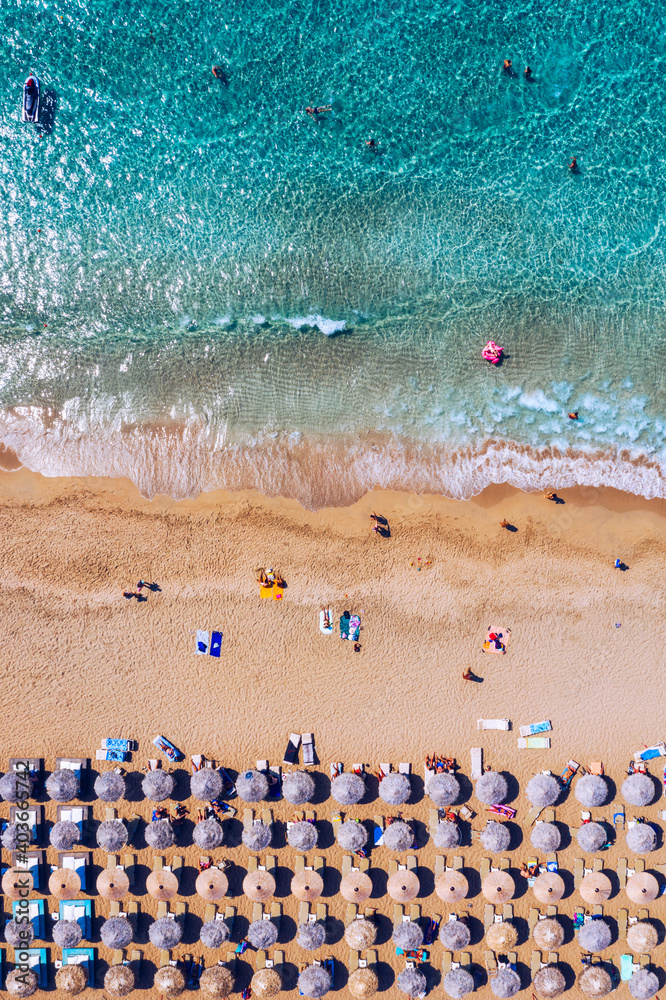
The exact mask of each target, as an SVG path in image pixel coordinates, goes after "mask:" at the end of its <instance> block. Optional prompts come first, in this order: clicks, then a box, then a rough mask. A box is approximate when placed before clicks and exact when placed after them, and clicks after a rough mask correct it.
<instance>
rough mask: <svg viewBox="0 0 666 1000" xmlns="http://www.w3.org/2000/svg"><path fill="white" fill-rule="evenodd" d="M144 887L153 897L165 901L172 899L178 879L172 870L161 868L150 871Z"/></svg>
mask: <svg viewBox="0 0 666 1000" xmlns="http://www.w3.org/2000/svg"><path fill="white" fill-rule="evenodd" d="M146 889H147V890H148V892H149V893H150V895H151V896H152V897H153V899H158V900H160V901H161V902H166V901H167V900H169V899H173V897H174V896H175V895H176V893H177V892H178V879H177V878H176V876H175V875H174V873H173V872H168V871H165V870H164V869H163V868H162V869H160V870H159V871H156V872H151V873H150V875H149V876H148V878H147V879H146Z"/></svg>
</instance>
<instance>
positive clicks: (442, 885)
mask: <svg viewBox="0 0 666 1000" xmlns="http://www.w3.org/2000/svg"><path fill="white" fill-rule="evenodd" d="M435 892H436V893H437V895H438V896H439V898H440V899H443V900H444V902H445V903H459V902H460V900H461V899H465V897H466V896H467V893H468V892H469V883H468V881H467V879H466V878H465V876H464V875H463V873H462V872H459V871H451V872H443V873H442V874H441V875H440V876H439V878H438V879H437V882H436V883H435Z"/></svg>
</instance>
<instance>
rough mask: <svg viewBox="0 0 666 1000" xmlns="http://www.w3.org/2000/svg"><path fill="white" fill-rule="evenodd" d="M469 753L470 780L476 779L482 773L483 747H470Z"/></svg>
mask: <svg viewBox="0 0 666 1000" xmlns="http://www.w3.org/2000/svg"><path fill="white" fill-rule="evenodd" d="M470 753H471V755H472V772H471V775H470V777H471V778H472V781H478V780H479V778H480V777H481V776H482V775H483V747H472V749H471V750H470Z"/></svg>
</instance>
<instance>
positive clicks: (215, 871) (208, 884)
mask: <svg viewBox="0 0 666 1000" xmlns="http://www.w3.org/2000/svg"><path fill="white" fill-rule="evenodd" d="M195 888H196V891H197V895H198V896H201V898H202V899H205V900H206V902H207V903H215V902H216V901H217V900H218V899H224V897H225V896H226V894H227V891H228V889H229V879H228V878H227V876H226V875H225V874H224V872H223V871H220V869H219V868H205V869H204V870H203V871H202V872H199V874H198V875H197V881H196V885H195Z"/></svg>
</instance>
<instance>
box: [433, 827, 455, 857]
mask: <svg viewBox="0 0 666 1000" xmlns="http://www.w3.org/2000/svg"><path fill="white" fill-rule="evenodd" d="M432 841H433V844H434V845H435V847H442V848H444V849H445V850H446V849H448V848H450V847H457V846H458V844H459V843H460V827H459V826H458V824H457V823H450V822H448V820H445V821H444V822H443V823H438V824H437V826H436V827H435V830H434V833H433V835H432Z"/></svg>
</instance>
